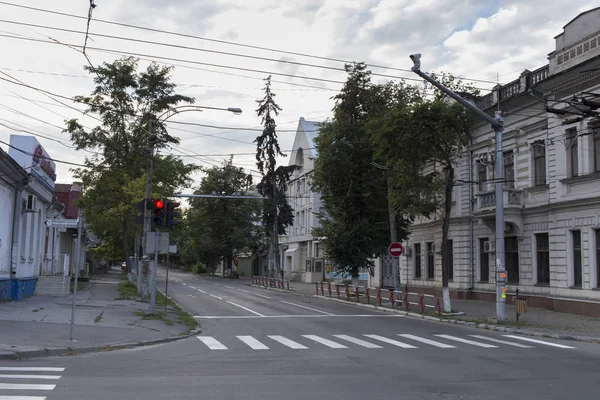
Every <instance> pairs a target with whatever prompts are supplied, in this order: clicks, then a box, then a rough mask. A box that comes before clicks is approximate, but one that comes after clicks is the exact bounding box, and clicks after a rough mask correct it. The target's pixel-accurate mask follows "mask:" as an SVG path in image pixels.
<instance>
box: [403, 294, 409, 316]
mask: <svg viewBox="0 0 600 400" xmlns="http://www.w3.org/2000/svg"><path fill="white" fill-rule="evenodd" d="M408 306H409V304H408V292H405V293H404V308H405V309H406V311H408Z"/></svg>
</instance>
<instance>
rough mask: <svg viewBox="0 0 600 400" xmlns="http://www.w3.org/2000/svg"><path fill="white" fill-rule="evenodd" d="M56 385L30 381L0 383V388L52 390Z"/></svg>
mask: <svg viewBox="0 0 600 400" xmlns="http://www.w3.org/2000/svg"><path fill="white" fill-rule="evenodd" d="M55 387H56V385H35V384H32V383H0V390H54V388H55Z"/></svg>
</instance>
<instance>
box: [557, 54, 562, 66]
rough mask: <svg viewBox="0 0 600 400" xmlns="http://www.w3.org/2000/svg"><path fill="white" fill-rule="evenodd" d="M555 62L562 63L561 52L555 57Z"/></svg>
mask: <svg viewBox="0 0 600 400" xmlns="http://www.w3.org/2000/svg"><path fill="white" fill-rule="evenodd" d="M556 63H557V64H559V65H560V64H562V63H563V56H562V54H561V55H560V56H558V57H557V58H556Z"/></svg>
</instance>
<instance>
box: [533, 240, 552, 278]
mask: <svg viewBox="0 0 600 400" xmlns="http://www.w3.org/2000/svg"><path fill="white" fill-rule="evenodd" d="M535 255H536V261H537V283H539V284H546V285H549V284H550V240H549V238H548V234H547V233H538V234H536V235H535Z"/></svg>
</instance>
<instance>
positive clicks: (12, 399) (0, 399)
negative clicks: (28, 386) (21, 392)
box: [0, 396, 46, 400]
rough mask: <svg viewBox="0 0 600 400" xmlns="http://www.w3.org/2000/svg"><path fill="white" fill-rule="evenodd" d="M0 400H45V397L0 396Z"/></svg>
mask: <svg viewBox="0 0 600 400" xmlns="http://www.w3.org/2000/svg"><path fill="white" fill-rule="evenodd" d="M0 400H46V396H0Z"/></svg>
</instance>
